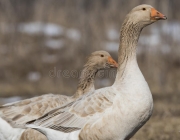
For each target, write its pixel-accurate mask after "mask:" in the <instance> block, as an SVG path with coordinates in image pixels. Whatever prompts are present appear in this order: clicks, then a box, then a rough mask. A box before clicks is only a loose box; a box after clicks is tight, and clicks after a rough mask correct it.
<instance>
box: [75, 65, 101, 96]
mask: <svg viewBox="0 0 180 140" xmlns="http://www.w3.org/2000/svg"><path fill="white" fill-rule="evenodd" d="M97 72H98V70H97V69H96V68H94V67H93V66H87V65H85V67H84V69H83V70H82V72H81V76H80V79H79V83H78V87H77V91H76V93H75V95H74V96H73V97H75V98H78V97H80V96H82V95H83V94H85V93H87V92H90V91H91V90H94V78H95V76H96V73H97Z"/></svg>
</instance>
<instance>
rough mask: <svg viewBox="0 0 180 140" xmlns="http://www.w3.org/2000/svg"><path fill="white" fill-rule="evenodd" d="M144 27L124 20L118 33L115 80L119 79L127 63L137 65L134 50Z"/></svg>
mask: <svg viewBox="0 0 180 140" xmlns="http://www.w3.org/2000/svg"><path fill="white" fill-rule="evenodd" d="M144 26H145V25H143V24H141V23H133V21H131V20H129V19H126V20H125V22H124V23H123V25H122V28H121V31H120V45H119V54H118V65H119V67H118V73H117V77H116V79H121V78H122V77H123V75H124V73H125V70H126V67H127V65H128V63H132V62H133V63H137V61H136V48H137V43H138V40H139V36H140V34H141V31H142V29H143V27H144Z"/></svg>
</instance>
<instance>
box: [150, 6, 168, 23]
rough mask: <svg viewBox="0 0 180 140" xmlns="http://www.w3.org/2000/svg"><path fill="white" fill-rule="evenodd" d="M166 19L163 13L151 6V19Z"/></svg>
mask: <svg viewBox="0 0 180 140" xmlns="http://www.w3.org/2000/svg"><path fill="white" fill-rule="evenodd" d="M166 19H167V17H166V16H165V15H163V14H162V13H160V12H159V11H157V10H156V9H155V8H151V20H154V21H156V20H166Z"/></svg>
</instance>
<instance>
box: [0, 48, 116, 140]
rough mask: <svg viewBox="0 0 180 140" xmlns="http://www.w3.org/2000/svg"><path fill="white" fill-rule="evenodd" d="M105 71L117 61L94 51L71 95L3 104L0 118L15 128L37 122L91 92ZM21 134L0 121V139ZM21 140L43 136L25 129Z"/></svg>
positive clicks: (46, 96)
mask: <svg viewBox="0 0 180 140" xmlns="http://www.w3.org/2000/svg"><path fill="white" fill-rule="evenodd" d="M107 68H117V62H116V61H115V60H114V59H113V58H112V57H111V56H110V54H109V53H108V52H106V51H96V52H94V53H92V54H91V55H90V57H89V58H88V61H87V63H86V64H85V65H84V69H83V71H82V73H81V76H80V79H79V84H78V88H77V91H76V93H75V94H74V95H73V96H64V95H54V94H47V95H42V96H39V97H34V98H30V99H26V100H22V101H18V102H16V103H10V104H6V105H4V106H1V107H0V116H1V117H3V118H4V119H5V120H7V121H9V122H10V123H11V124H12V125H13V126H15V127H20V126H23V125H24V124H25V123H26V122H27V121H31V120H34V119H37V118H39V117H41V116H42V115H44V114H45V113H47V112H49V111H50V110H52V109H54V108H56V107H60V106H62V105H64V104H67V103H69V102H72V101H74V100H76V99H77V98H79V97H80V96H82V95H83V94H86V93H88V92H92V91H94V90H95V88H94V78H95V75H96V73H97V72H98V71H99V70H101V69H107ZM2 124H3V125H2ZM4 125H6V126H7V128H8V133H7V131H6V129H4ZM23 131H24V130H22V129H16V128H14V129H13V128H12V127H11V126H10V125H9V124H7V123H6V122H5V121H3V120H1V121H0V140H8V139H7V138H9V140H12V139H13V140H17V139H19V137H20V136H19V135H16V134H17V133H19V134H20V135H21V133H22V132H23ZM1 135H2V136H1ZM3 135H4V136H3ZM3 137H4V138H3ZM25 139H30V140H41V139H43V140H44V139H46V137H45V136H44V135H42V134H41V133H39V132H38V131H36V130H33V129H27V130H26V131H25V132H24V133H23V134H22V136H21V140H25Z"/></svg>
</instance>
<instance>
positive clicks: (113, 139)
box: [26, 4, 166, 140]
mask: <svg viewBox="0 0 180 140" xmlns="http://www.w3.org/2000/svg"><path fill="white" fill-rule="evenodd" d="M165 19H166V17H165V16H164V15H163V14H161V13H160V12H158V11H157V10H156V9H154V8H153V7H152V6H150V5H145V4H144V5H140V6H137V7H135V8H134V9H132V11H131V12H130V13H129V14H128V15H127V16H126V19H125V21H124V23H123V25H122V28H121V35H120V47H119V58H118V72H117V76H116V80H115V83H114V84H113V85H112V86H111V87H107V88H102V89H98V90H96V91H94V92H93V93H89V94H86V95H84V96H83V97H81V98H79V99H78V100H76V101H74V102H72V103H70V104H69V105H66V106H64V107H61V108H57V109H55V110H52V111H50V112H49V113H47V114H46V115H44V116H43V117H41V118H39V119H38V120H35V121H34V122H30V123H28V124H27V125H26V126H27V127H31V128H34V129H37V130H38V131H40V132H42V133H44V134H45V135H46V136H47V137H48V139H49V140H128V139H130V138H131V137H132V136H133V135H134V134H135V133H136V132H137V131H138V130H139V129H140V128H141V127H142V126H143V125H144V124H145V123H146V122H147V121H148V120H149V118H150V116H151V114H152V110H153V99H152V95H151V92H150V90H149V87H148V84H147V82H146V81H145V79H144V77H143V75H142V73H141V71H140V69H139V67H138V64H137V60H136V46H137V43H138V39H139V36H140V33H141V31H142V29H143V28H144V27H146V26H147V25H149V24H152V23H154V22H156V21H158V20H165ZM53 129H54V130H53ZM55 130H58V131H55Z"/></svg>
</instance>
